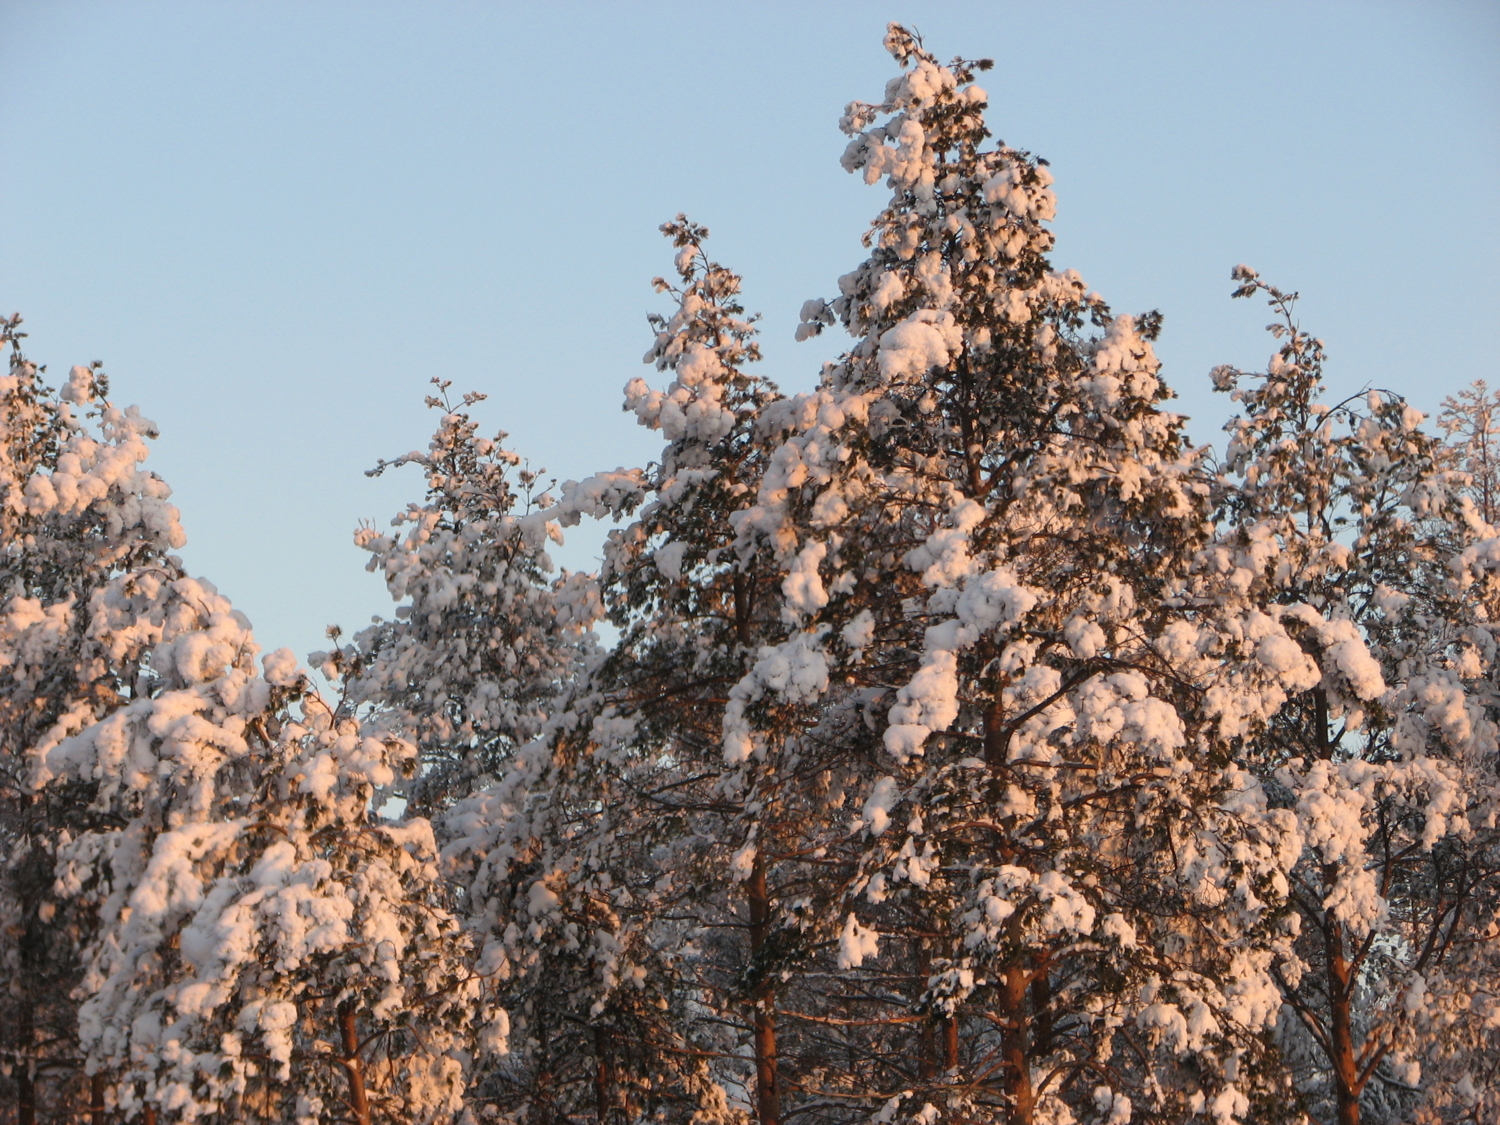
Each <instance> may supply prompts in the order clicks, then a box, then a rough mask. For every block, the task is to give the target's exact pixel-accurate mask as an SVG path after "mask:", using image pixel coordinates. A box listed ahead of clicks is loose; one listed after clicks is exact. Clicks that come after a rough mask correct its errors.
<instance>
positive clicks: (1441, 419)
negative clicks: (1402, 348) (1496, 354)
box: [1438, 379, 1500, 524]
mask: <svg viewBox="0 0 1500 1125" xmlns="http://www.w3.org/2000/svg"><path fill="white" fill-rule="evenodd" d="M1438 428H1439V429H1441V430H1442V431H1443V433H1444V434H1445V435H1446V436H1447V439H1448V448H1449V451H1450V453H1451V456H1452V457H1453V460H1454V463H1455V465H1456V467H1457V468H1459V469H1460V470H1462V471H1463V472H1465V473H1467V474H1468V475H1469V494H1470V495H1471V496H1473V497H1474V503H1475V505H1476V506H1478V508H1479V514H1480V515H1481V516H1483V517H1484V519H1485V521H1486V522H1487V523H1491V524H1493V523H1494V522H1495V521H1496V520H1497V519H1500V391H1491V390H1490V388H1489V385H1488V384H1487V383H1486V382H1485V381H1484V380H1483V379H1475V380H1474V382H1472V383H1470V384H1469V385H1468V386H1467V387H1465V388H1464V389H1463V390H1461V391H1459V392H1458V394H1457V395H1449V396H1448V397H1447V398H1445V399H1443V409H1442V413H1440V414H1439V415H1438Z"/></svg>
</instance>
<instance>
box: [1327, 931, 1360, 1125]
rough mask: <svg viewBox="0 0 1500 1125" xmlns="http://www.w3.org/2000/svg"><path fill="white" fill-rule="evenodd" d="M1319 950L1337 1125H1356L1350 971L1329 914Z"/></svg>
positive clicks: (1356, 1077) (1339, 934) (1341, 939)
mask: <svg viewBox="0 0 1500 1125" xmlns="http://www.w3.org/2000/svg"><path fill="white" fill-rule="evenodd" d="M1323 948H1324V952H1325V955H1326V956H1327V958H1328V1031H1329V1038H1330V1039H1331V1040H1332V1041H1333V1058H1331V1059H1330V1060H1329V1062H1331V1063H1332V1064H1333V1085H1334V1090H1335V1092H1336V1093H1337V1095H1338V1125H1359V1095H1360V1090H1361V1086H1360V1081H1359V1065H1358V1064H1357V1063H1356V1062H1355V1058H1354V1024H1353V1012H1352V1010H1351V1009H1352V1007H1353V1002H1352V1001H1353V993H1354V980H1353V976H1354V973H1353V969H1352V967H1351V966H1350V964H1349V961H1348V959H1347V958H1346V957H1345V955H1344V930H1343V926H1342V924H1341V923H1340V922H1339V920H1338V919H1337V918H1335V917H1334V915H1333V911H1331V910H1330V911H1328V912H1327V913H1326V914H1325V915H1324V916H1323Z"/></svg>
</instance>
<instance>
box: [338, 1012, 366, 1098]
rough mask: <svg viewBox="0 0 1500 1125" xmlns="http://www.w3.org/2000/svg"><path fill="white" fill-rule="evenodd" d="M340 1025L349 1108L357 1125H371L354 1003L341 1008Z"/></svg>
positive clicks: (342, 1060)
mask: <svg viewBox="0 0 1500 1125" xmlns="http://www.w3.org/2000/svg"><path fill="white" fill-rule="evenodd" d="M339 1025H340V1031H341V1032H342V1033H343V1039H344V1057H343V1058H342V1059H341V1060H340V1061H341V1062H342V1063H343V1064H344V1073H345V1074H347V1075H348V1076H349V1109H350V1112H351V1113H352V1114H353V1115H354V1121H355V1125H370V1098H369V1095H368V1093H367V1092H366V1090H365V1064H364V1062H363V1060H361V1059H360V1057H359V1025H358V1024H357V1023H356V1022H355V1018H354V1005H353V1004H345V1005H344V1006H343V1007H341V1008H340V1009H339Z"/></svg>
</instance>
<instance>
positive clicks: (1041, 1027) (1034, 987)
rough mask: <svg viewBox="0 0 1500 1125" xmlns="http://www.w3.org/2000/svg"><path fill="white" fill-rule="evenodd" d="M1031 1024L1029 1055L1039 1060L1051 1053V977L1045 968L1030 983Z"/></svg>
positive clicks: (1039, 970)
mask: <svg viewBox="0 0 1500 1125" xmlns="http://www.w3.org/2000/svg"><path fill="white" fill-rule="evenodd" d="M1031 1022H1032V1027H1033V1031H1032V1036H1031V1055H1032V1057H1033V1058H1038V1059H1039V1058H1042V1057H1044V1056H1046V1055H1049V1054H1051V1053H1052V977H1051V975H1050V974H1049V973H1048V972H1047V970H1046V968H1045V967H1042V968H1040V969H1038V971H1037V975H1036V979H1035V980H1034V981H1032V982H1031Z"/></svg>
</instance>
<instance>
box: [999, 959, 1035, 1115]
mask: <svg viewBox="0 0 1500 1125" xmlns="http://www.w3.org/2000/svg"><path fill="white" fill-rule="evenodd" d="M1026 977H1027V972H1026V966H1025V963H1024V962H1021V961H1016V962H1012V963H1011V965H1010V966H1009V967H1008V968H1007V969H1006V970H1005V979H1004V981H1003V982H1002V985H1001V998H1002V1004H1003V1012H1002V1014H1003V1015H1004V1017H1005V1028H1004V1030H1003V1031H1002V1032H1001V1033H1000V1057H1001V1061H1002V1062H1003V1064H1004V1067H1005V1096H1006V1098H1007V1100H1008V1101H1009V1102H1010V1122H1009V1125H1033V1123H1034V1122H1035V1120H1036V1093H1035V1091H1033V1090H1032V1088H1031V1058H1030V1052H1029V1051H1028V1050H1027V1042H1026V1039H1027V1030H1028V1022H1029V1021H1028V1018H1027V1012H1026V991H1027V984H1028V982H1027V979H1026Z"/></svg>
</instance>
